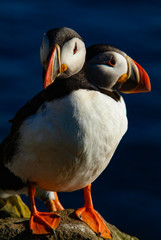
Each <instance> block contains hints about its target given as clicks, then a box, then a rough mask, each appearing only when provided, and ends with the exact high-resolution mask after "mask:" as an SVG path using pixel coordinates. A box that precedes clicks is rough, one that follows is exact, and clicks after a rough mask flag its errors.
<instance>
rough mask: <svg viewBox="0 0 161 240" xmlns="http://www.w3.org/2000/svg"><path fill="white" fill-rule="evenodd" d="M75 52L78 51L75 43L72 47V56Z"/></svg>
mask: <svg viewBox="0 0 161 240" xmlns="http://www.w3.org/2000/svg"><path fill="white" fill-rule="evenodd" d="M77 51H78V48H77V43H75V46H74V49H73V54H75V53H76V52H77Z"/></svg>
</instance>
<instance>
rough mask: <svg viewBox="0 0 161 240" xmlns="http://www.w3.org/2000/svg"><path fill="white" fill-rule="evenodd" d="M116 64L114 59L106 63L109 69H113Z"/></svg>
mask: <svg viewBox="0 0 161 240" xmlns="http://www.w3.org/2000/svg"><path fill="white" fill-rule="evenodd" d="M115 64H116V62H115V59H114V58H111V59H110V60H109V61H108V65H110V66H111V67H114V66H115Z"/></svg>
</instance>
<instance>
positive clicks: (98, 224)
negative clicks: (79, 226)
mask: <svg viewBox="0 0 161 240" xmlns="http://www.w3.org/2000/svg"><path fill="white" fill-rule="evenodd" d="M83 191H84V201H85V204H84V207H82V208H80V209H78V210H77V211H76V212H75V214H76V216H77V217H78V218H79V219H80V220H82V221H83V222H85V223H86V224H88V226H89V227H90V228H91V229H92V230H93V231H94V232H95V233H96V234H97V235H98V236H100V237H103V238H106V239H111V234H110V231H109V229H108V228H107V226H106V224H105V222H104V220H103V219H102V218H101V216H100V215H99V214H98V213H97V212H96V211H95V209H94V207H93V203H92V196H91V184H89V185H88V186H87V187H85V188H84V189H83Z"/></svg>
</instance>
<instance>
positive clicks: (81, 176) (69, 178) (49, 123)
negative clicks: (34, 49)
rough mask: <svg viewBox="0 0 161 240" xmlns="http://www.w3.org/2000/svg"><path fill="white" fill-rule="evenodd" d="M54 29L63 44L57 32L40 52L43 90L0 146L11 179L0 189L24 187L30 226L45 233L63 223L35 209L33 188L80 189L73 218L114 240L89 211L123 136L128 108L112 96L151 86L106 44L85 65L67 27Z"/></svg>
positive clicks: (1, 164)
mask: <svg viewBox="0 0 161 240" xmlns="http://www.w3.org/2000/svg"><path fill="white" fill-rule="evenodd" d="M55 31H56V35H59V33H60V32H61V31H62V33H64V32H65V34H64V40H62V39H63V38H62V34H61V38H60V37H57V38H56V40H55V42H53V43H52V46H51V45H50V44H47V45H46V44H45V46H48V48H46V47H45V48H44V51H42V54H41V57H42V62H43V64H44V65H43V66H44V69H45V70H44V71H45V78H44V87H45V90H43V91H42V92H40V93H39V94H37V95H36V96H35V97H33V98H32V99H31V100H30V101H29V102H28V103H27V104H26V105H25V106H24V107H22V108H21V109H20V110H19V111H18V112H17V114H16V115H15V117H14V119H13V124H12V128H11V132H10V134H9V136H8V137H7V138H6V139H5V140H4V141H3V142H2V144H1V145H0V172H1V173H4V172H5V173H6V177H8V179H9V180H11V181H9V182H8V183H7V182H4V181H3V182H2V181H1V182H0V189H1V190H2V191H7V190H9V189H11V190H12V189H14V188H16V190H18V189H22V188H23V187H25V186H27V187H28V192H29V197H30V202H31V213H32V216H31V219H30V228H31V229H32V231H33V233H36V234H42V233H47V232H51V231H52V229H55V228H56V227H57V225H58V224H59V221H60V218H59V216H58V214H57V213H41V212H38V211H37V209H36V205H35V202H34V195H35V187H36V186H38V187H39V188H42V189H44V190H47V191H56V192H59V191H60V192H61V191H63V192H65V191H75V190H78V189H81V188H83V189H84V198H85V206H84V207H83V208H81V209H78V210H77V211H76V215H77V216H78V217H80V218H81V219H82V220H83V221H85V222H86V223H87V224H88V225H89V226H90V227H91V228H92V229H93V230H94V231H95V232H96V233H100V235H101V236H102V237H104V238H111V236H110V232H109V230H108V228H107V227H106V225H105V224H104V222H103V220H102V219H101V217H100V216H99V215H98V213H97V212H96V211H95V210H94V208H93V204H92V199H91V193H90V186H91V185H90V184H91V183H92V182H93V181H94V180H95V179H96V178H97V177H98V176H99V175H100V174H101V172H102V171H103V170H104V169H105V168H106V166H107V165H108V163H109V161H110V159H111V157H112V155H113V153H114V151H115V149H116V147H117V145H118V144H119V142H120V140H121V138H122V136H123V135H124V134H125V132H126V130H127V117H126V107H125V104H124V101H123V99H122V97H121V96H120V95H119V94H118V92H117V90H118V91H120V92H128V93H131V92H141V91H150V80H149V77H148V75H147V73H146V72H145V70H143V68H142V67H141V66H140V65H138V64H137V63H136V62H134V61H133V60H132V59H131V58H129V57H128V56H127V55H126V54H125V53H122V52H121V51H119V50H117V49H115V48H113V49H110V50H109V48H110V47H109V46H107V45H106V46H105V45H101V47H100V46H99V45H95V46H92V47H91V48H89V49H88V52H87V64H86V66H85V67H83V65H84V62H85V52H86V51H85V46H84V43H83V41H82V39H81V38H80V37H79V36H78V35H75V33H74V36H73V34H71V30H70V29H66V28H64V29H63V30H62V29H61V30H60V29H57V30H55ZM67 33H70V34H69V35H70V37H66V35H68V34H67ZM45 38H46V37H45ZM48 38H49V35H48V36H47V38H46V39H44V41H45V42H46V43H47V42H48ZM42 50H43V49H42ZM63 53H64V54H63ZM79 56H81V57H80V58H79ZM72 59H74V60H73V61H72ZM72 68H73V70H74V71H73V72H72V71H71V69H72ZM107 69H108V71H107V78H106V77H105V76H106V70H107ZM109 69H113V75H114V76H113V77H111V74H112V71H111V74H110V73H109ZM86 72H87V74H86ZM93 73H94V75H93V76H92V74H93ZM99 79H100V80H99ZM102 79H104V80H105V82H104V83H103V81H102ZM108 79H109V80H108ZM54 80H55V81H54Z"/></svg>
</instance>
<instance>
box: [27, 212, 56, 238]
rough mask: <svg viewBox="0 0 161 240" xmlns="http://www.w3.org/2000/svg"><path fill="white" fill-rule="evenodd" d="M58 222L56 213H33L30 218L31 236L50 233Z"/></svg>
mask: <svg viewBox="0 0 161 240" xmlns="http://www.w3.org/2000/svg"><path fill="white" fill-rule="evenodd" d="M59 222H60V216H59V214H57V213H53V212H52V213H49V212H48V213H46V212H38V211H37V212H35V213H34V214H32V216H31V218H30V229H31V230H32V233H33V234H47V233H52V232H54V230H55V229H56V228H57V226H58V225H59Z"/></svg>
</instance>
